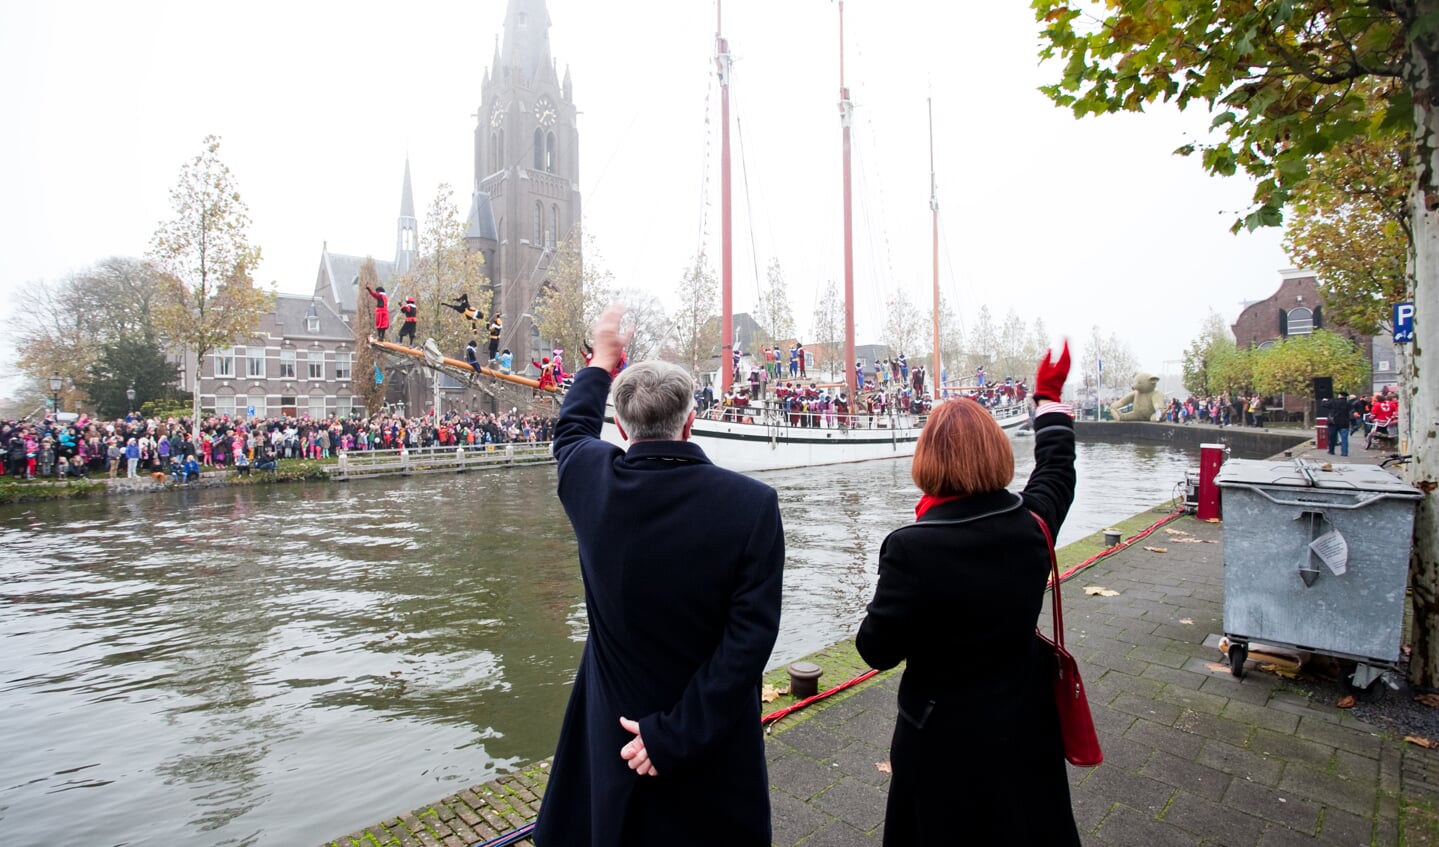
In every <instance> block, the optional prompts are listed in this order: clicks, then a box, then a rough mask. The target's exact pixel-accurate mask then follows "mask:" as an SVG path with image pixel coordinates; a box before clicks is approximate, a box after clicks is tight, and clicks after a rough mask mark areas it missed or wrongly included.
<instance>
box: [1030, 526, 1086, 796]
mask: <svg viewBox="0 0 1439 847" xmlns="http://www.w3.org/2000/svg"><path fill="white" fill-rule="evenodd" d="M1030 514H1031V515H1034V520H1035V521H1036V522H1038V524H1039V528H1040V529H1041V530H1042V531H1043V532H1044V540H1045V541H1046V542H1047V543H1048V545H1049V564H1050V568H1051V570H1052V572H1053V585H1054V591H1053V592H1051V600H1050V608H1051V609H1052V610H1053V611H1054V638H1052V639H1051V638H1049V637H1048V636H1046V635H1045V634H1044V633H1043V632H1041V631H1040V630H1039V629H1038V628H1036V629H1035V633H1036V634H1037V635H1038V636H1039V637H1040V638H1043V639H1044V641H1045V643H1046V644H1048V645H1049V646H1050V648H1051V649H1053V650H1054V659H1055V677H1054V705H1055V706H1056V708H1057V709H1058V711H1059V733H1060V735H1061V736H1063V738H1064V758H1066V759H1068V760H1069V763H1070V764H1071V765H1075V766H1078V767H1081V768H1092V767H1094V766H1095V765H1097V764H1099V763H1100V762H1103V761H1104V751H1103V750H1101V749H1099V735H1098V734H1097V733H1095V731H1094V717H1093V716H1092V715H1090V713H1089V698H1088V697H1086V696H1085V694H1084V680H1082V679H1080V678H1079V665H1078V664H1076V663H1075V661H1074V656H1072V655H1070V653H1069V651H1068V650H1066V649H1064V610H1063V608H1062V607H1061V603H1060V595H1059V559H1058V558H1056V557H1055V555H1054V536H1052V535H1050V534H1049V526H1048V525H1047V524H1045V522H1044V519H1043V518H1041V517H1040V516H1039V515H1037V514H1035V513H1034V512H1032V511H1031V512H1030Z"/></svg>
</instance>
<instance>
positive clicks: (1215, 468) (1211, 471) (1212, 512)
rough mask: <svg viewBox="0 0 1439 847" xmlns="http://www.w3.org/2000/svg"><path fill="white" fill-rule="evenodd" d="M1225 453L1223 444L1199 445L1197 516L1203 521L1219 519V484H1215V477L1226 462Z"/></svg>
mask: <svg viewBox="0 0 1439 847" xmlns="http://www.w3.org/2000/svg"><path fill="white" fill-rule="evenodd" d="M1224 454H1225V449H1224V445H1223V444H1201V445H1199V506H1198V508H1197V509H1196V510H1195V517H1197V518H1199V519H1200V520H1201V521H1208V520H1218V519H1219V486H1218V485H1215V484H1214V478H1215V477H1216V476H1218V475H1219V467H1220V466H1221V465H1223V464H1224Z"/></svg>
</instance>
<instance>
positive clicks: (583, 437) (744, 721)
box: [535, 307, 784, 847]
mask: <svg viewBox="0 0 1439 847" xmlns="http://www.w3.org/2000/svg"><path fill="white" fill-rule="evenodd" d="M622 314H623V312H622V310H621V309H619V308H617V307H612V308H611V309H610V310H609V311H607V312H606V313H605V314H604V315H603V316H602V317H601V318H600V319H599V321H598V322H596V324H595V327H594V336H595V344H594V348H595V353H594V358H593V359H592V360H591V362H590V367H586V368H584V369H583V370H581V371H580V372H579V373H578V374H577V375H576V376H575V380H574V384H573V386H572V387H571V388H570V390H569V392H568V393H567V395H566V397H565V403H564V407H563V408H562V409H561V411H560V419H559V422H558V423H557V424H556V427H555V438H554V451H555V458H556V459H557V460H558V462H559V497H560V502H561V503H562V504H563V505H564V507H565V513H566V514H567V515H568V516H569V518H570V521H571V523H572V524H573V525H574V528H575V536H576V538H577V539H578V541H579V558H580V571H581V573H582V575H583V577H584V583H585V611H586V615H587V617H588V620H589V638H588V640H587V642H586V644H585V652H584V657H583V659H582V660H581V662H580V668H579V672H578V674H577V675H576V677H575V683H574V689H573V691H572V692H571V694H570V703H569V707H568V709H567V710H566V712H565V720H564V725H563V726H562V727H561V730H560V739H559V745H558V748H557V750H556V752H555V760H554V768H553V770H552V772H551V775H550V780H549V785H548V787H547V788H546V791H545V797H544V802H543V803H542V805H541V808H540V817H539V825H538V827H537V829H536V831H535V843H536V844H537V845H539V846H540V847H579V845H586V847H588V846H589V845H593V847H619V845H624V847H641V845H673V844H685V845H744V846H745V847H767V845H769V844H770V811H769V779H768V776H767V773H766V768H765V758H764V739H763V735H762V734H761V731H760V724H759V717H760V699H759V684H760V676H761V674H762V673H763V671H764V668H765V664H766V662H767V661H768V659H769V656H770V651H771V650H772V648H773V646H774V641H775V637H776V636H777V634H778V632H779V612H780V594H781V575H782V571H783V567H784V530H783V527H782V525H781V523H780V514H779V501H778V498H777V496H776V494H775V492H774V489H772V488H770V487H769V486H767V485H764V484H763V483H760V482H758V481H755V480H753V479H750V478H748V477H745V476H741V475H740V474H736V473H733V472H731V471H727V470H723V469H721V468H717V467H715V466H714V465H713V464H711V463H710V461H709V459H707V458H706V457H705V454H704V452H703V451H702V450H700V449H699V448H698V447H696V446H695V445H693V444H690V443H689V442H688V438H689V433H690V427H691V426H692V425H693V423H694V384H693V380H691V378H690V376H689V374H688V373H687V372H686V371H684V369H682V368H678V367H676V366H674V365H669V364H665V363H662V362H641V363H638V364H634V365H630V366H629V367H628V368H626V369H625V370H624V371H623V373H621V374H620V376H619V377H618V378H617V379H615V380H614V405H615V418H616V421H615V423H616V425H617V427H618V428H619V429H620V433H621V434H622V435H624V436H625V437H626V438H627V439H628V440H629V442H630V448H629V450H628V452H626V451H624V450H621V449H620V448H619V447H617V446H615V445H613V444H610V443H608V442H606V441H603V440H601V438H600V429H601V426H602V425H603V422H604V411H605V396H606V395H607V394H608V393H609V392H610V389H611V375H612V372H613V371H614V370H615V369H616V368H617V366H618V364H619V362H620V357H621V354H622V353H623V351H624V344H625V339H624V337H622V335H621V333H620V317H621V315H622ZM695 531H703V532H704V533H705V535H706V537H707V538H708V539H709V541H708V543H706V544H705V545H704V548H703V550H702V552H701V554H700V555H698V556H697V555H696V553H695V549H694V544H693V539H694V532H695Z"/></svg>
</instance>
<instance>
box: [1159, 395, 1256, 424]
mask: <svg viewBox="0 0 1439 847" xmlns="http://www.w3.org/2000/svg"><path fill="white" fill-rule="evenodd" d="M1278 404H1279V400H1278V398H1275V397H1264V396H1261V395H1258V394H1239V393H1236V394H1230V393H1229V392H1224V393H1222V394H1219V395H1218V396H1206V397H1195V396H1194V395H1192V394H1191V395H1190V396H1189V397H1186V398H1185V399H1183V400H1180V399H1179V398H1178V397H1175V398H1172V399H1170V401H1169V403H1168V405H1166V406H1164V407H1163V408H1162V409H1161V410H1160V420H1164V421H1168V422H1170V423H1180V424H1191V423H1204V424H1214V425H1215V426H1251V427H1261V428H1262V427H1263V426H1264V425H1265V423H1267V422H1268V415H1269V411H1270V409H1272V408H1274V407H1275V406H1277V405H1278Z"/></svg>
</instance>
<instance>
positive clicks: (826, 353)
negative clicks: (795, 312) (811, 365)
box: [811, 280, 854, 374]
mask: <svg viewBox="0 0 1439 847" xmlns="http://www.w3.org/2000/svg"><path fill="white" fill-rule="evenodd" d="M811 335H812V336H813V338H814V341H815V343H816V344H817V346H818V351H819V355H818V357H817V358H818V361H816V362H815V364H816V366H818V367H819V369H820V370H822V371H824V372H826V373H830V374H836V373H840V374H842V373H844V372H845V369H846V368H849V367H853V366H854V363H853V362H842V361H840V359H841V358H842V357H843V355H844V351H843V350H842V349H840V348H841V345H842V344H843V342H844V303H843V301H842V300H841V299H840V296H839V285H838V284H837V283H836V282H835V281H834V280H829V281H828V282H826V283H825V284H824V289H823V290H822V291H821V292H820V295H819V302H818V303H816V304H815V307H814V326H813V329H812V330H811Z"/></svg>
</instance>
